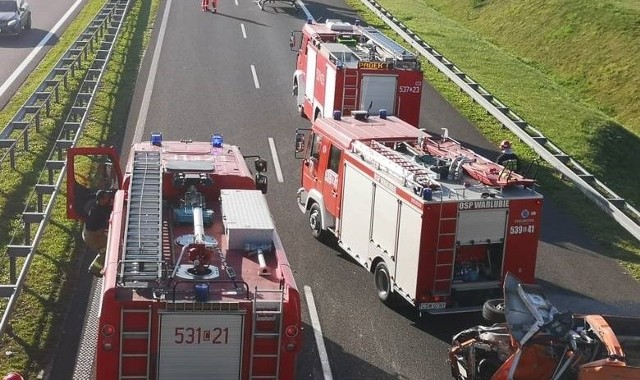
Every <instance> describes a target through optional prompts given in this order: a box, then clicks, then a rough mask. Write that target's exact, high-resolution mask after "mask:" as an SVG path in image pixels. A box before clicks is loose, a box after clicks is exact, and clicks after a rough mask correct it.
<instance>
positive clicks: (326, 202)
mask: <svg viewBox="0 0 640 380" xmlns="http://www.w3.org/2000/svg"><path fill="white" fill-rule="evenodd" d="M296 152H297V153H303V154H304V157H303V161H302V166H301V173H300V174H301V184H302V187H301V188H300V189H299V191H298V196H297V202H298V205H299V206H300V209H301V210H302V211H303V212H305V213H306V214H307V217H308V220H309V226H310V227H311V231H312V234H313V235H314V236H315V237H317V238H324V237H325V236H329V235H332V236H335V237H336V238H337V241H338V244H339V246H340V247H341V248H342V249H344V251H345V252H346V253H347V254H348V255H350V256H351V257H352V258H354V259H355V260H356V261H357V262H358V263H359V264H360V265H362V266H363V267H365V268H367V269H368V270H370V271H371V272H373V273H374V280H375V286H376V290H377V293H378V296H379V297H380V299H381V300H382V301H383V302H385V303H388V304H392V303H394V298H403V299H405V300H406V301H408V302H409V303H411V304H412V305H414V306H415V307H417V308H418V310H419V311H420V312H421V313H422V312H429V313H451V312H465V311H477V310H480V309H481V307H482V305H483V303H484V302H485V301H486V300H488V299H493V298H498V297H501V293H502V283H503V281H504V278H505V275H506V273H507V272H512V273H514V274H517V275H518V277H520V278H521V279H522V280H523V281H525V282H528V283H530V282H533V281H534V274H535V266H536V253H537V247H538V236H539V234H540V221H541V208H542V196H541V195H540V194H539V193H538V192H536V191H535V190H534V183H535V181H533V180H532V179H529V178H525V177H523V176H522V175H520V174H518V173H516V172H514V171H513V170H511V169H509V168H508V167H504V166H500V165H498V164H495V163H493V162H491V161H490V160H488V159H486V158H484V157H482V156H479V155H477V154H475V153H474V152H473V151H471V150H469V149H466V148H464V147H462V146H461V145H460V144H459V143H458V142H457V141H455V140H453V139H451V138H449V137H448V136H447V135H446V134H445V135H444V136H443V137H442V138H434V137H432V136H430V135H429V134H427V133H426V132H424V131H422V130H419V129H416V128H414V127H413V126H411V125H410V124H408V123H405V122H403V121H402V120H399V119H398V118H396V117H391V116H387V115H385V114H384V112H382V113H381V114H380V116H379V117H377V116H376V117H369V116H368V115H367V112H366V111H360V112H354V116H348V117H342V116H341V114H340V112H339V111H336V112H335V114H334V117H333V118H320V119H317V120H316V121H315V122H314V124H313V127H312V129H311V130H308V129H307V130H301V129H299V130H298V132H297V134H296Z"/></svg>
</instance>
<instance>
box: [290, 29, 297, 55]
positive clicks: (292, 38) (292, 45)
mask: <svg viewBox="0 0 640 380" xmlns="http://www.w3.org/2000/svg"><path fill="white" fill-rule="evenodd" d="M295 46H296V35H295V33H294V32H291V36H290V37H289V48H290V49H291V51H295V50H296V49H295Z"/></svg>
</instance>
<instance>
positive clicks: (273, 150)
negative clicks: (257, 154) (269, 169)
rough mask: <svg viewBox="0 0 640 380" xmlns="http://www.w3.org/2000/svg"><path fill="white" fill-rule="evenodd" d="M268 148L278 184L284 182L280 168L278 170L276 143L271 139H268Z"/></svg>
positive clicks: (278, 160)
mask: <svg viewBox="0 0 640 380" xmlns="http://www.w3.org/2000/svg"><path fill="white" fill-rule="evenodd" d="M269 147H270V148H271V157H272V158H273V166H274V167H275V169H276V178H277V179H278V182H280V183H282V182H284V177H283V176H282V168H280V159H279V158H278V151H277V150H276V143H275V142H274V141H273V138H272V137H269Z"/></svg>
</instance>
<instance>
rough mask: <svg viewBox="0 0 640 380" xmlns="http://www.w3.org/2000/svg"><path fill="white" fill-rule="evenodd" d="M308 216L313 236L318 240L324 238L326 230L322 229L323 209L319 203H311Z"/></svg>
mask: <svg viewBox="0 0 640 380" xmlns="http://www.w3.org/2000/svg"><path fill="white" fill-rule="evenodd" d="M308 216H309V227H311V236H313V237H314V238H316V239H318V240H322V239H323V238H324V236H325V231H324V230H323V229H322V211H321V210H320V206H318V204H317V203H314V204H312V205H311V208H309V213H308Z"/></svg>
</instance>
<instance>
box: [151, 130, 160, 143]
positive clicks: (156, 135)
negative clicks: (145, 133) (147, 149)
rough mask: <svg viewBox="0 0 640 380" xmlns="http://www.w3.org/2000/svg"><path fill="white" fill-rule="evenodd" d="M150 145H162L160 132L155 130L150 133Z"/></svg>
mask: <svg viewBox="0 0 640 380" xmlns="http://www.w3.org/2000/svg"><path fill="white" fill-rule="evenodd" d="M151 145H155V146H161V145H162V133H157V132H153V133H151Z"/></svg>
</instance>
